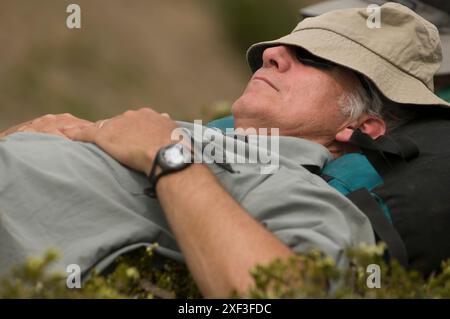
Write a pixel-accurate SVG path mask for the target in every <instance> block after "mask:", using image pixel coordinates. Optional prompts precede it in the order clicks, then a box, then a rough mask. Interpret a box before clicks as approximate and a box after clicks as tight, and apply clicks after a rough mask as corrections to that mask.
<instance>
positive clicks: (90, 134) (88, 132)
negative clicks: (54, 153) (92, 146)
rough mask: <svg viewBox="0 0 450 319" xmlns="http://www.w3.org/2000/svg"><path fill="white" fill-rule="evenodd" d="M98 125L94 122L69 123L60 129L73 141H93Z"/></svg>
mask: <svg viewBox="0 0 450 319" xmlns="http://www.w3.org/2000/svg"><path fill="white" fill-rule="evenodd" d="M98 130H99V127H98V126H97V125H95V124H89V125H75V126H72V125H69V126H65V127H63V128H62V129H61V132H62V133H63V134H64V135H65V136H67V137H68V138H70V139H71V140H74V141H80V142H90V143H94V141H95V136H96V135H97V133H98Z"/></svg>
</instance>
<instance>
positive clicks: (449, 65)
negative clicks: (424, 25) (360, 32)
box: [300, 0, 450, 75]
mask: <svg viewBox="0 0 450 319" xmlns="http://www.w3.org/2000/svg"><path fill="white" fill-rule="evenodd" d="M369 3H371V2H370V1H364V0H329V1H323V2H319V3H316V4H313V5H310V6H307V7H305V8H302V9H300V14H301V15H302V16H304V17H316V16H318V15H321V14H324V13H327V12H330V11H333V10H341V9H349V8H365V7H367V6H368V5H369ZM440 38H441V45H442V63H441V67H440V68H439V70H438V71H437V72H436V75H446V74H450V34H449V33H445V34H443V33H440Z"/></svg>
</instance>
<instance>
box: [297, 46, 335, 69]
mask: <svg viewBox="0 0 450 319" xmlns="http://www.w3.org/2000/svg"><path fill="white" fill-rule="evenodd" d="M295 55H296V57H297V60H298V61H299V62H300V63H302V64H305V65H307V66H312V67H316V68H321V69H330V68H332V67H333V66H334V63H332V62H329V61H327V60H325V59H321V58H319V57H316V56H314V55H312V54H311V53H309V52H307V51H305V50H302V49H300V48H295Z"/></svg>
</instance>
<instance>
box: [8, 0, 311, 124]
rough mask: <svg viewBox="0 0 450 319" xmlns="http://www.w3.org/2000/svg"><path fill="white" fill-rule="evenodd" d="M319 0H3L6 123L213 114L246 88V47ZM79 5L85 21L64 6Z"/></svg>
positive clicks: (284, 27) (287, 27) (279, 31)
mask: <svg viewBox="0 0 450 319" xmlns="http://www.w3.org/2000/svg"><path fill="white" fill-rule="evenodd" d="M314 2H317V0H316V1H315V0H309V1H308V0H166V1H163V0H158V1H157V0H110V1H106V0H71V1H65V0H0V43H1V50H0V130H3V129H6V128H7V127H9V126H12V125H13V124H16V123H18V122H22V121H25V120H28V119H31V118H35V117H37V116H40V115H43V114H47V113H64V112H70V113H72V114H74V115H76V116H78V117H82V118H86V119H90V120H97V119H99V118H105V117H110V116H114V115H116V114H119V113H121V112H123V111H125V110H127V109H131V108H139V107H144V106H148V107H152V108H154V109H156V110H158V111H160V112H167V113H169V114H170V115H171V116H172V117H173V118H175V119H180V120H193V119H203V120H205V121H207V120H210V119H211V118H212V117H214V115H217V114H220V113H224V112H226V111H227V109H228V108H229V105H230V103H232V101H233V100H234V99H236V98H237V97H238V96H239V95H240V94H241V92H242V90H243V88H244V86H245V84H246V82H247V80H248V78H249V76H250V72H249V70H248V67H247V65H246V61H245V51H246V49H247V47H248V46H249V45H250V44H252V43H254V42H257V41H260V40H268V39H273V38H277V37H279V36H280V35H283V34H285V33H288V32H290V31H291V30H292V29H293V28H294V26H295V24H296V23H297V22H298V21H299V17H300V16H299V9H300V8H301V7H304V6H306V5H309V4H312V3H314ZM70 3H76V4H78V5H79V6H80V7H81V29H68V28H67V27H66V19H67V17H68V15H69V13H66V8H67V6H68V5H69V4H70Z"/></svg>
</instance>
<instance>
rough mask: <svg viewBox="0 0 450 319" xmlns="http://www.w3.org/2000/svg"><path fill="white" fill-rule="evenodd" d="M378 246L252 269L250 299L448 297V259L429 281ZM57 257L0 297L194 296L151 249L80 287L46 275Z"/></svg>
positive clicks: (19, 272) (32, 262)
mask: <svg viewBox="0 0 450 319" xmlns="http://www.w3.org/2000/svg"><path fill="white" fill-rule="evenodd" d="M383 251H384V246H383V245H378V246H372V247H369V246H362V247H359V248H357V249H351V250H349V251H348V252H347V255H348V257H349V261H350V267H348V268H345V269H339V268H337V267H336V265H335V263H334V261H333V260H332V259H331V258H329V257H326V256H324V255H322V254H320V253H319V252H317V251H313V252H311V253H309V254H307V255H303V256H295V257H293V258H290V259H289V260H286V261H281V260H275V261H273V262H272V263H270V264H269V265H266V266H257V267H256V268H255V269H253V270H252V276H253V278H254V281H255V284H254V286H253V287H252V288H250V289H249V291H248V293H247V294H245V295H244V296H239V295H237V294H233V295H232V297H250V298H450V260H449V261H447V262H443V264H442V271H441V272H439V273H438V274H434V275H432V276H431V277H429V278H426V279H425V278H423V277H422V276H421V275H419V274H418V273H417V272H413V271H407V270H405V269H404V268H403V267H401V266H400V265H399V264H398V263H396V262H393V263H389V264H387V263H386V262H385V261H384V260H383V257H382V256H383ZM57 258H58V254H57V253H56V252H54V251H49V252H48V253H47V254H46V255H45V256H44V257H43V258H41V259H29V260H28V261H27V262H25V263H24V264H23V265H20V266H18V267H15V268H14V269H13V270H12V271H11V274H10V275H9V276H8V277H5V278H3V279H2V281H1V282H0V297H1V298H199V297H201V295H200V293H199V291H198V289H197V287H196V285H195V282H194V281H193V279H192V277H191V275H190V274H189V271H188V270H187V268H186V266H184V265H182V264H178V263H176V262H174V261H169V260H165V259H161V258H160V257H158V256H156V255H154V253H153V247H149V248H147V249H141V250H138V251H136V252H134V253H133V254H130V255H127V256H123V257H120V258H119V259H118V260H117V266H116V267H115V270H114V271H113V272H111V273H109V274H107V275H103V276H101V275H99V274H95V273H94V274H93V275H92V276H91V278H90V279H89V280H87V282H86V283H85V284H84V285H83V288H82V289H68V288H66V283H65V275H64V274H57V273H52V274H48V271H47V270H48V267H49V266H50V265H51V264H52V263H53V262H55V261H56V260H57ZM371 264H376V265H379V266H380V270H381V273H380V276H381V277H380V278H381V287H380V288H372V289H371V288H368V285H367V279H368V273H367V266H368V265H371Z"/></svg>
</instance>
